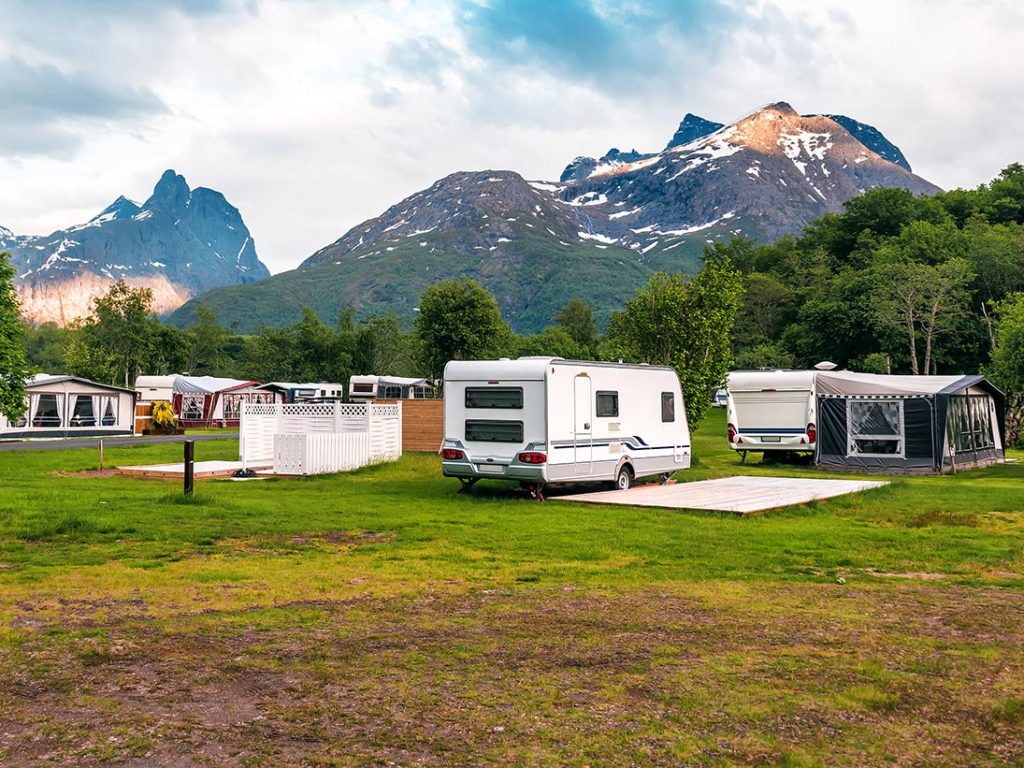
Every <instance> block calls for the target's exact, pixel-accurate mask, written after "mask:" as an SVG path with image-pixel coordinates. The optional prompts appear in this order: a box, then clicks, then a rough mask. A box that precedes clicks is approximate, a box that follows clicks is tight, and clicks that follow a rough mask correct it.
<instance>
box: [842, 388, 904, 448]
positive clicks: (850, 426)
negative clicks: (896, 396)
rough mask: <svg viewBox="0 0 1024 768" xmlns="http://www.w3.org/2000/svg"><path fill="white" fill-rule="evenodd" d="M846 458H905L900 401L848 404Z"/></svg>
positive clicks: (869, 401)
mask: <svg viewBox="0 0 1024 768" xmlns="http://www.w3.org/2000/svg"><path fill="white" fill-rule="evenodd" d="M846 422H847V423H846V434H847V450H846V455H847V456H898V457H900V458H902V457H903V456H904V442H903V401H902V400H848V401H847V404H846Z"/></svg>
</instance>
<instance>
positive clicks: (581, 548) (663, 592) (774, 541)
mask: <svg viewBox="0 0 1024 768" xmlns="http://www.w3.org/2000/svg"><path fill="white" fill-rule="evenodd" d="M720 420H721V414H716V415H714V416H713V417H712V419H711V422H710V423H709V424H707V425H705V427H704V428H702V429H701V430H700V431H698V432H697V433H696V434H695V443H696V451H697V455H698V456H699V461H700V463H699V466H697V467H695V469H694V470H693V471H691V472H690V473H688V474H687V475H686V477H687V478H693V479H698V478H709V477H722V476H726V475H730V474H738V473H740V469H741V468H740V467H739V464H738V459H737V458H736V457H735V456H733V455H732V454H731V452H729V451H728V449H727V448H726V447H725V444H724V440H723V439H722V437H721V435H722V433H723V431H724V429H723V425H722V424H721V423H720ZM180 450H181V449H180V446H167V445H154V446H146V447H133V448H118V449H108V451H107V455H106V461H107V463H108V464H109V463H114V464H140V463H159V462H166V461H171V460H174V459H176V458H177V457H178V455H179V452H180ZM197 451H198V453H199V458H200V459H229V458H233V454H234V453H235V451H236V447H235V444H234V443H232V442H230V441H224V442H207V443H201V444H199V445H198V446H197ZM95 461H96V455H95V453H94V451H92V450H90V449H84V448H78V449H72V450H67V451H61V452H50V451H45V452H44V451H38V452H26V453H11V454H5V455H4V456H3V457H2V458H0V487H2V489H3V493H2V495H0V669H2V670H3V674H2V675H0V764H2V765H5V766H19V765H55V766H70V765H74V766H82V765H84V766H88V765H117V764H122V763H124V764H131V765H166V766H181V765H239V766H257V765H267V766H271V765H272V766H282V765H335V766H357V765H431V766H442V765H444V766H448V765H537V766H542V765H543V766H546V765H576V766H584V765H590V766H597V765H602V766H603V765H665V766H675V765H715V766H718V765H723V766H724V765H734V764H754V765H780V766H782V765H785V766H815V765H849V766H861V765H880V764H886V763H895V762H898V763H899V764H901V765H936V764H942V765H965V766H966V765H972V766H978V765H1006V764H1013V763H1015V762H1019V761H1022V760H1024V554H1022V553H1024V467H1022V466H1020V465H1018V464H1006V465H1003V466H998V467H994V468H990V469H986V470H981V471H977V472H971V473H967V474H962V475H959V476H956V477H950V476H947V477H922V478H902V479H895V480H894V482H893V483H892V484H891V485H890V486H888V487H886V488H883V489H881V490H877V491H871V492H868V493H864V494H859V495H854V496H848V497H843V498H839V499H835V500H832V501H828V502H822V503H818V504H814V505H811V506H808V507H799V508H795V509H789V510H781V511H774V512H770V513H767V514H765V515H762V516H756V517H751V518H738V517H734V516H731V515H725V514H714V513H707V512H667V511H664V510H656V509H629V508H615V507H598V506H584V505H576V504H568V503H563V504H547V505H542V504H538V503H536V502H533V501H530V500H529V499H527V498H526V497H525V496H520V495H518V494H515V493H512V492H510V491H509V490H508V489H507V488H506V487H505V486H502V485H499V484H494V485H490V486H487V485H485V484H481V485H480V486H477V488H476V489H474V493H472V494H469V495H465V494H464V495H458V494H456V493H455V490H456V487H457V484H456V483H455V482H454V481H449V480H445V479H444V478H441V477H440V475H439V472H438V464H437V460H436V458H435V457H433V456H426V455H425V456H413V457H406V458H404V459H403V460H402V461H400V462H399V463H397V464H394V465H389V466H379V467H373V468H370V469H366V470H363V471H360V472H358V473H354V474H351V475H338V476H330V477H317V478H306V479H288V480H284V479H273V480H263V481H255V482H247V483H232V482H227V481H205V482H202V483H200V485H199V489H198V493H197V495H196V497H195V498H194V499H191V500H184V499H182V498H181V496H180V489H179V488H178V486H177V485H175V484H172V483H166V482H161V481H144V480H135V479H130V478H123V477H116V476H106V475H104V474H98V473H96V472H94V471H93V470H94V469H95ZM742 473H743V474H758V473H765V474H782V475H796V476H820V475H819V473H817V472H815V471H814V470H812V469H809V468H794V467H791V466H785V465H772V466H769V465H760V464H756V463H755V464H753V465H749V464H748V465H747V466H745V467H743V468H742ZM826 476H828V477H834V475H826Z"/></svg>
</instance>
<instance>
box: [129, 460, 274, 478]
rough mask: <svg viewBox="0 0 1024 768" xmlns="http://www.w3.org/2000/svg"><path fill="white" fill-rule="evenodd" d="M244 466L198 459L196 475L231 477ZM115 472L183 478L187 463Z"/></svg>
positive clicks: (195, 469) (232, 462) (254, 467)
mask: <svg viewBox="0 0 1024 768" xmlns="http://www.w3.org/2000/svg"><path fill="white" fill-rule="evenodd" d="M241 468H242V462H240V461H197V462H196V463H195V466H194V468H193V469H194V473H195V474H194V477H195V479H196V480H203V479H206V478H210V477H231V476H232V475H234V474H235V472H237V471H238V470H240V469H241ZM270 468H271V465H269V464H265V465H264V464H260V465H250V466H249V469H252V470H256V471H259V470H267V469H270ZM114 473H115V474H118V475H127V476H129V477H144V478H149V479H157V480H183V479H184V477H185V465H184V463H182V462H180V461H179V462H178V463H177V464H149V465H146V466H141V467H118V468H117V469H115V470H114Z"/></svg>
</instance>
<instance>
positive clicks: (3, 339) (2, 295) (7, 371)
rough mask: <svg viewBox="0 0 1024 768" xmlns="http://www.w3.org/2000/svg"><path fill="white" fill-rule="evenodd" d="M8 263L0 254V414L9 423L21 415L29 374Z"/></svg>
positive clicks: (7, 258) (18, 308)
mask: <svg viewBox="0 0 1024 768" xmlns="http://www.w3.org/2000/svg"><path fill="white" fill-rule="evenodd" d="M9 259H10V254H7V253H0V414H3V415H4V416H6V417H7V420H8V421H12V422H13V421H15V420H17V419H18V418H19V417H20V416H21V415H22V414H23V413H24V412H25V401H26V397H27V395H26V393H25V379H27V378H28V375H29V373H30V371H29V367H28V365H27V363H26V362H25V337H24V331H23V329H22V325H21V317H20V314H21V312H20V307H19V306H18V297H17V295H16V294H15V293H14V268H13V267H12V266H11V264H10V261H9Z"/></svg>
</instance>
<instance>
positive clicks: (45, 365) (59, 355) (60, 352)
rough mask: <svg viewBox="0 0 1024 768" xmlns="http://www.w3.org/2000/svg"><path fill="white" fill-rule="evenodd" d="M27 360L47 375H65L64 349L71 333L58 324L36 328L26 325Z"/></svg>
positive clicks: (42, 325) (44, 324)
mask: <svg viewBox="0 0 1024 768" xmlns="http://www.w3.org/2000/svg"><path fill="white" fill-rule="evenodd" d="M24 329H25V359H26V360H27V361H28V363H29V365H31V366H32V367H33V368H37V369H38V370H40V371H45V372H46V373H64V372H65V368H64V348H65V347H66V346H67V345H68V342H69V340H70V336H71V331H70V330H68V329H67V328H61V327H60V326H59V325H57V324H56V323H43V324H41V325H38V326H34V325H32V324H31V323H27V322H26V323H24Z"/></svg>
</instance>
